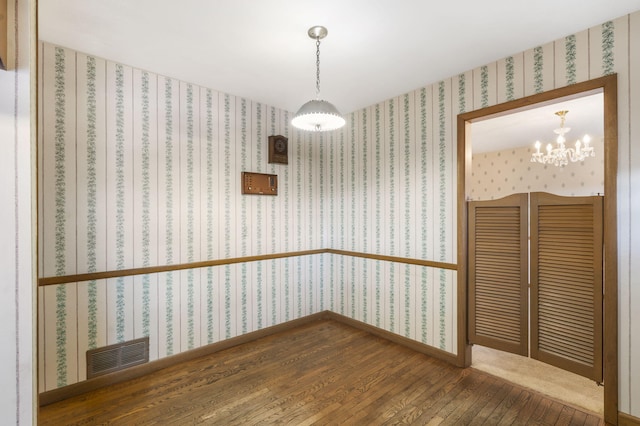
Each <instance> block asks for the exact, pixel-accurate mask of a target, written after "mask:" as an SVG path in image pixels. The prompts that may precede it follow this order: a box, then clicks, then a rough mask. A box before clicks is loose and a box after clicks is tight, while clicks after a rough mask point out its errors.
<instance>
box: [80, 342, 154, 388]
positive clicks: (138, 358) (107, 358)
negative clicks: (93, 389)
mask: <svg viewBox="0 0 640 426" xmlns="http://www.w3.org/2000/svg"><path fill="white" fill-rule="evenodd" d="M148 361H149V337H142V338H140V339H135V340H129V341H128V342H122V343H116V344H115V345H109V346H105V347H102V348H97V349H91V350H89V351H87V379H90V378H92V377H96V376H101V375H103V374H107V373H113V372H114V371H120V370H124V369H125V368H129V367H133V366H134V365H138V364H144V363H145V362H148Z"/></svg>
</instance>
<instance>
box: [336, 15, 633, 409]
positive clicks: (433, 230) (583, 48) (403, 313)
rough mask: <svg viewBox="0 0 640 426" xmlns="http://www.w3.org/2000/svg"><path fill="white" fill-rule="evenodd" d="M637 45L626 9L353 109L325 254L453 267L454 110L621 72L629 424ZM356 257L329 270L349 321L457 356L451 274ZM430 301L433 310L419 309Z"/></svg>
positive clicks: (621, 240)
mask: <svg viewBox="0 0 640 426" xmlns="http://www.w3.org/2000/svg"><path fill="white" fill-rule="evenodd" d="M639 45H640V13H634V14H632V15H629V16H623V17H621V18H619V19H616V20H614V21H610V22H606V23H604V24H602V25H598V26H595V27H593V28H590V29H587V30H585V31H582V32H579V33H576V34H573V35H570V36H568V37H566V38H563V39H560V40H556V41H553V42H549V43H547V44H544V45H541V46H537V47H534V48H532V49H530V50H527V51H525V52H522V53H518V54H515V55H513V56H510V57H507V58H504V59H501V60H499V61H496V62H493V63H490V64H487V65H485V66H481V67H479V68H476V69H474V70H470V71H467V72H464V73H462V74H459V75H456V76H453V77H451V78H448V79H445V80H442V81H439V82H436V83H434V84H432V85H428V86H426V87H423V88H419V89H417V90H415V91H412V92H409V93H406V94H403V95H400V96H398V97H395V98H393V99H390V100H386V101H384V102H380V103H378V104H376V105H373V106H370V107H368V108H365V109H362V110H360V111H356V112H354V113H352V114H350V115H349V116H348V119H347V127H346V128H345V129H344V130H341V131H340V132H337V133H336V137H337V138H339V139H341V138H344V139H346V140H347V141H348V145H349V147H350V148H348V149H347V150H346V151H344V152H343V151H340V150H338V151H336V154H335V155H337V158H336V160H335V162H334V167H332V168H331V170H333V173H330V175H331V174H336V175H339V174H340V173H341V172H342V169H343V166H342V164H344V165H345V166H346V167H347V170H346V171H344V173H345V175H346V176H345V183H344V186H345V188H346V191H349V197H350V198H351V200H352V208H351V209H350V210H349V209H348V210H346V211H344V212H342V211H341V210H336V211H335V213H332V214H339V215H340V216H341V217H342V215H343V214H344V217H345V224H346V226H345V227H341V226H338V227H336V228H335V229H334V233H333V234H332V236H330V237H329V239H330V241H331V243H332V246H333V247H335V246H337V247H339V248H342V247H346V248H349V249H352V250H358V251H365V252H374V253H376V252H382V253H384V254H389V255H398V256H406V257H417V258H420V259H428V260H438V261H443V262H456V247H455V245H456V228H455V218H456V187H457V182H456V175H455V167H456V149H455V147H456V116H457V114H459V113H463V112H468V111H472V110H476V109H479V108H483V107H487V106H491V105H496V104H498V103H502V102H505V101H509V100H513V99H518V98H522V97H524V96H528V95H532V94H535V93H540V92H543V91H546V90H550V89H554V88H558V87H563V86H567V85H570V84H573V83H576V82H580V81H585V80H589V79H592V78H596V77H600V76H602V75H607V74H611V73H617V74H618V122H619V127H618V147H619V164H618V194H617V195H618V253H619V260H618V273H619V282H618V286H619V295H618V297H619V300H620V306H619V369H620V371H619V386H620V388H619V403H620V405H619V407H620V410H621V411H623V412H625V413H628V414H632V415H634V416H636V417H640V332H639V331H638V330H639V329H638V327H637V326H636V324H639V323H640V283H639V281H638V280H639V279H638V277H639V276H640V270H638V268H640V265H639V264H638V262H630V260H631V259H637V258H640V232H638V229H637V228H636V227H635V226H633V225H632V222H631V218H632V217H634V216H635V217H637V216H638V212H639V211H640V186H638V185H633V186H632V185H631V182H632V181H633V180H637V179H638V178H639V172H638V171H639V170H640V144H639V143H638V141H637V140H636V139H637V135H638V134H640V107H639V103H638V99H640V84H639V83H640V49H639V47H640V46H639ZM332 149H334V148H332ZM632 179H633V180H632ZM341 184H342V181H341ZM338 212H339V213H338ZM345 233H346V235H345ZM352 262H353V263H352V269H349V268H346V269H347V272H346V273H342V272H341V271H340V272H335V271H334V274H337V275H338V276H339V277H343V276H347V278H348V279H349V280H350V283H349V285H350V286H351V287H352V288H353V294H355V295H357V296H358V300H357V301H356V303H355V304H354V308H355V312H351V313H350V314H351V316H353V317H354V318H358V319H361V320H363V321H365V322H368V323H371V324H374V325H376V324H377V323H378V320H377V318H378V315H379V314H378V313H380V315H381V316H382V317H383V318H384V321H382V324H383V327H384V328H387V329H390V330H393V331H395V332H397V333H400V334H404V335H408V336H409V337H412V338H417V339H419V340H420V339H422V340H423V341H426V342H427V343H428V344H431V345H434V346H436V347H440V348H443V349H445V350H447V351H450V352H453V351H454V350H455V348H454V347H452V346H451V342H453V341H455V330H456V325H455V323H454V322H455V318H456V312H455V307H456V304H455V294H454V289H455V287H454V283H455V273H454V272H447V271H443V270H434V269H430V268H424V269H422V270H421V271H417V270H416V269H414V268H412V267H407V266H405V265H402V264H393V263H385V264H384V265H380V264H378V263H376V262H370V261H362V260H353V261H352ZM381 268H382V272H379V271H380V269H381ZM349 271H351V272H349ZM345 274H346V275H345ZM349 274H350V275H349ZM379 288H381V290H380V291H379V290H378V289H379ZM434 299H435V300H437V301H438V303H437V304H435V305H434V308H435V309H431V310H429V309H424V308H423V305H422V304H423V303H424V302H425V300H426V301H427V303H428V302H429V301H433V300H434ZM407 321H408V324H407V323H406V322H407ZM425 323H426V324H427V327H423V328H422V329H421V331H418V330H419V327H420V326H421V325H424V324H425ZM407 325H408V327H407ZM425 330H426V336H425V335H424V331H425ZM605 386H606V384H605Z"/></svg>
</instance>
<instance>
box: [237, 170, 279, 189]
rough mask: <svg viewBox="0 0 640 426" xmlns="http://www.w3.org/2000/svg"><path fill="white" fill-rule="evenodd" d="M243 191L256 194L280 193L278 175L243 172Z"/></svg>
mask: <svg viewBox="0 0 640 426" xmlns="http://www.w3.org/2000/svg"><path fill="white" fill-rule="evenodd" d="M240 185H241V187H242V193H243V194H256V195H278V175H269V174H265V173H252V172H242V182H241V184H240Z"/></svg>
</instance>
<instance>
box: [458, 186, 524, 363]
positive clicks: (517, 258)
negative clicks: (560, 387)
mask: <svg viewBox="0 0 640 426" xmlns="http://www.w3.org/2000/svg"><path fill="white" fill-rule="evenodd" d="M527 198H528V197H527V194H516V195H512V196H509V197H505V198H502V199H500V200H495V201H476V202H471V203H469V239H470V241H469V286H470V295H471V297H470V300H469V340H470V341H471V343H478V344H481V345H485V346H489V347H492V348H495V349H500V350H504V351H508V352H512V353H517V354H521V355H527V354H528V351H529V347H528V338H527V337H528V333H527V322H528V307H527V270H528V260H527V244H528V241H527V232H526V225H527V217H528V214H527V204H528V200H527Z"/></svg>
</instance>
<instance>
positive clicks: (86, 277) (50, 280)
mask: <svg viewBox="0 0 640 426" xmlns="http://www.w3.org/2000/svg"><path fill="white" fill-rule="evenodd" d="M322 253H331V254H339V255H342V256H351V257H361V258H365V259H373V260H382V261H385V262H396V263H405V264H409V265H418V266H427V267H430V268H437V269H449V270H453V271H457V270H458V265H457V264H455V263H444V262H434V261H431V260H422V259H412V258H405V257H396V256H384V255H380V254H370V253H360V252H355V251H345V250H334V249H317V250H304V251H294V252H286V253H273V254H263V255H259V256H244V257H232V258H229V259H216V260H205V261H202V262H191V263H178V264H175V265H164V266H149V267H146V268H132V269H120V270H117V271H104V272H91V273H86V274H76V275H62V276H57V277H43V278H39V279H38V286H41V287H43V286H48V285H58V284H69V283H77V282H83V281H93V280H104V279H108V278H118V277H130V276H134V275H146V274H157V273H161V272H173V271H181V270H184V269H197V268H207V267H210V266H223V265H232V264H234V263H245V262H257V261H261V260H272V259H282V258H286V257H297V256H309V255H313V254H322Z"/></svg>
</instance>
